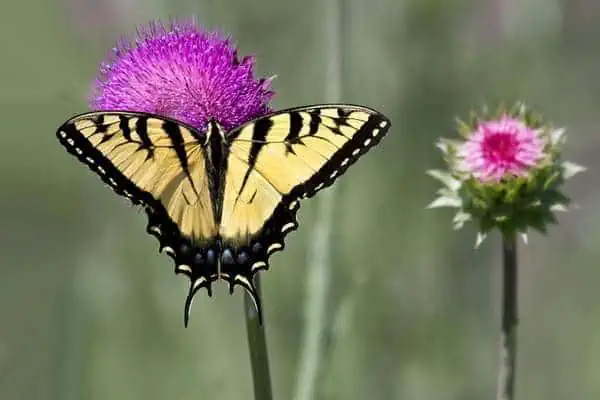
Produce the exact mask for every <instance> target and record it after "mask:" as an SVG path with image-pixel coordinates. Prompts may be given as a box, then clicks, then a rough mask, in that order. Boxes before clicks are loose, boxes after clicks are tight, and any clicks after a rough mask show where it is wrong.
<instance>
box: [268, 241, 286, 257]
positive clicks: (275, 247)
mask: <svg viewBox="0 0 600 400" xmlns="http://www.w3.org/2000/svg"><path fill="white" fill-rule="evenodd" d="M282 247H283V246H282V245H281V243H273V244H272V245H270V246H269V248H267V253H268V254H271V253H272V252H274V251H276V250H279V249H281V248H282Z"/></svg>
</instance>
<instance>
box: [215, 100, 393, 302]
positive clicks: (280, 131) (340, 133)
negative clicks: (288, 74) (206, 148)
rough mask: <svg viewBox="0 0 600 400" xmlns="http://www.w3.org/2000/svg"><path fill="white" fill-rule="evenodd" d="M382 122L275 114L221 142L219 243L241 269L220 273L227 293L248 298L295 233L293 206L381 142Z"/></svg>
mask: <svg viewBox="0 0 600 400" xmlns="http://www.w3.org/2000/svg"><path fill="white" fill-rule="evenodd" d="M389 125H390V123H389V120H387V119H386V118H385V117H384V116H383V115H381V114H380V113H378V112H376V111H373V110H371V109H368V108H365V107H359V106H350V105H323V106H308V107H301V108H296V109H291V110H285V111H281V112H276V113H274V114H271V115H268V116H266V117H263V118H259V119H257V120H255V121H253V122H250V123H248V124H245V125H243V126H242V127H240V128H238V129H235V130H234V131H232V132H230V133H228V134H227V136H226V137H227V140H228V141H229V157H228V163H227V165H228V168H227V173H226V178H225V187H224V194H223V211H222V218H221V224H220V228H219V231H220V236H221V240H222V246H223V248H231V249H232V250H231V251H232V255H234V254H233V253H237V254H244V255H246V256H247V257H244V262H243V263H240V262H232V263H230V264H223V265H222V266H221V274H222V276H223V277H224V278H225V279H226V280H228V281H229V282H230V284H231V285H232V287H233V285H236V284H239V285H241V286H243V287H244V288H246V289H248V290H249V291H250V292H251V293H252V292H253V291H254V287H253V285H252V278H253V276H254V274H255V273H256V272H257V271H259V270H261V269H266V268H268V259H269V256H270V255H271V254H272V253H274V252H276V251H279V250H282V249H283V248H284V238H285V236H286V235H287V234H288V233H289V232H291V231H293V230H295V229H296V228H297V226H298V223H297V221H296V212H297V210H298V208H299V200H300V199H301V198H307V197H311V196H313V195H314V194H315V193H317V192H318V191H319V190H321V189H323V188H325V187H327V186H330V185H331V184H332V183H333V182H334V181H335V180H336V179H337V178H338V177H339V176H341V175H342V174H343V173H344V172H345V171H346V169H347V168H348V167H349V166H350V165H351V164H352V163H354V162H355V161H356V160H357V159H358V158H359V157H360V156H361V155H363V154H364V153H365V152H366V151H367V150H368V149H369V148H371V147H373V146H374V145H376V144H377V143H378V142H379V141H380V140H381V138H382V137H383V136H384V135H385V134H386V132H387V130H388V128H389Z"/></svg>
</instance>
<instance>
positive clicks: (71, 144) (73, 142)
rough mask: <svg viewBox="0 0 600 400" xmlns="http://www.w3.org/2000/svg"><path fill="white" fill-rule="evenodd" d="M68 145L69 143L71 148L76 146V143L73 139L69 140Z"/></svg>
mask: <svg viewBox="0 0 600 400" xmlns="http://www.w3.org/2000/svg"><path fill="white" fill-rule="evenodd" d="M67 143H69V145H70V146H73V145H74V144H75V141H74V140H73V139H71V138H68V139H67Z"/></svg>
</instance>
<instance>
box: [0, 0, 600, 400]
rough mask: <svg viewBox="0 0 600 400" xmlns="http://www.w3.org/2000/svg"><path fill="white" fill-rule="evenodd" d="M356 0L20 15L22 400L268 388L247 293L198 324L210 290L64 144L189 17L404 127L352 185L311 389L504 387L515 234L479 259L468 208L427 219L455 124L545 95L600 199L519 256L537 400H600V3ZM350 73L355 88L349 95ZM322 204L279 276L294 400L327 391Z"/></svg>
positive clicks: (14, 390)
mask: <svg viewBox="0 0 600 400" xmlns="http://www.w3.org/2000/svg"><path fill="white" fill-rule="evenodd" d="M339 3H340V4H342V3H343V4H342V6H340V7H338V9H337V11H336V8H335V7H331V6H330V3H327V1H324V0H302V1H295V2H292V1H278V0H255V1H252V2H245V1H235V0H195V1H191V0H168V1H167V0H144V1H142V0H54V1H48V0H46V1H44V0H31V1H20V2H3V3H2V5H1V6H0V21H1V23H0V49H1V52H0V54H1V55H0V59H1V60H2V62H0V121H1V127H2V131H1V133H0V143H1V146H0V179H1V182H2V193H1V195H0V260H1V266H0V399H3V400H4V399H6V400H13V399H14V400H18V399H36V400H44V399H60V400H71V399H73V400H74V399H92V400H94V399H102V400H104V399H131V400H133V399H144V400H150V399H157V400H163V399H210V400H212V399H235V400H238V399H250V398H252V381H251V374H250V369H249V359H248V350H247V344H246V333H245V327H244V321H243V311H242V303H243V296H242V292H241V291H239V290H238V291H236V293H235V295H234V296H229V295H228V292H227V289H226V287H225V285H221V284H219V285H217V288H216V296H214V297H213V298H211V299H209V298H208V297H206V295H205V292H204V291H202V292H200V293H199V294H198V297H197V299H196V301H195V304H194V308H193V315H192V319H191V326H190V327H189V328H188V329H184V328H183V322H182V316H183V302H184V298H185V294H186V291H187V287H188V282H187V280H186V279H184V278H182V277H176V276H175V275H174V274H173V267H172V264H171V261H170V259H169V258H168V257H166V256H164V255H158V254H157V247H158V244H157V242H156V240H155V239H154V238H152V237H151V236H149V235H147V234H146V233H144V228H145V225H146V217H145V214H144V213H143V212H142V211H139V210H135V211H134V209H133V208H132V207H130V206H128V205H127V203H126V202H125V201H124V200H123V199H120V198H117V196H115V195H114V194H113V193H112V192H111V191H110V190H108V189H107V188H106V187H105V186H104V185H102V184H101V183H100V180H99V179H98V178H97V177H95V176H93V175H92V174H91V173H90V172H89V171H88V170H87V168H86V167H85V166H83V165H81V164H79V163H77V162H76V160H75V159H74V158H73V157H71V156H69V155H67V153H66V152H65V151H64V150H63V148H62V147H61V146H60V145H59V143H58V142H57V140H56V139H55V134H54V133H55V130H56V128H57V126H59V125H60V124H61V123H62V122H63V121H64V120H65V119H67V118H68V117H70V116H71V115H73V114H77V113H80V112H84V111H86V110H87V103H86V97H87V91H88V88H89V84H90V82H91V80H92V79H93V77H94V76H95V74H96V72H97V67H98V64H99V62H100V60H101V59H102V58H103V57H104V56H105V55H106V54H107V52H108V51H109V50H110V48H111V47H112V46H113V44H114V43H115V41H116V39H117V38H118V37H120V36H123V35H131V34H132V33H133V32H135V29H134V28H135V26H136V25H137V24H141V23H144V22H146V21H148V20H150V19H154V18H161V19H166V18H170V17H186V16H191V15H196V17H197V19H198V20H199V21H200V22H201V23H203V24H205V25H206V26H208V27H209V28H211V29H215V28H218V29H220V30H221V31H223V32H226V33H230V34H232V35H233V37H234V38H235V40H236V41H237V43H238V44H239V47H240V52H241V53H242V54H254V55H255V56H256V57H257V59H258V71H259V73H260V74H262V75H266V76H271V75H277V78H276V79H275V81H274V86H275V90H276V91H277V96H276V98H275V101H274V106H275V107H277V108H282V107H290V106H295V105H302V104H312V103H319V102H324V101H336V100H339V101H344V102H350V103H359V104H365V105H369V106H372V107H374V108H376V109H379V110H380V111H382V112H384V113H385V114H386V115H388V116H389V117H390V119H391V120H392V122H393V126H392V129H391V130H390V132H389V134H388V137H387V138H386V139H385V140H384V141H383V142H382V144H381V145H380V146H379V147H377V148H375V149H373V151H372V152H371V153H369V155H368V156H365V158H363V159H362V160H361V161H360V162H359V163H358V164H357V165H356V166H354V167H353V168H352V169H351V170H350V171H349V172H348V174H347V175H346V176H344V178H342V179H341V180H339V181H338V184H337V185H336V191H335V193H334V195H333V196H334V203H335V207H334V208H333V211H332V214H331V216H332V218H331V225H330V226H329V228H330V232H331V237H330V239H331V240H330V243H329V244H328V246H327V247H326V251H328V254H329V260H330V262H327V259H325V260H320V261H326V262H325V263H323V262H320V265H325V268H326V270H324V271H321V272H325V275H323V276H329V279H328V280H326V281H324V282H322V283H324V287H325V294H326V296H325V304H324V305H320V306H319V307H318V308H317V309H320V310H323V311H324V315H325V324H324V329H323V331H322V332H321V334H320V335H319V338H320V339H321V340H322V341H321V343H322V347H321V349H320V350H319V352H318V356H319V368H318V371H317V379H316V380H315V381H314V394H313V395H312V398H314V399H344V400H352V399H357V400H358V399H360V400H362V399H370V400H375V399H382V400H386V399H411V400H412V399H415V400H428V399H431V400H442V399H444V400H446V399H455V400H471V399H473V400H481V399H491V398H493V396H494V395H495V385H496V365H497V345H498V340H499V335H498V331H499V326H500V310H499V298H500V285H501V274H500V259H499V256H500V251H499V250H500V243H499V238H498V237H497V236H492V237H491V238H490V240H489V241H487V242H485V243H484V245H483V246H482V247H481V248H480V250H478V251H474V250H473V244H474V238H475V230H474V228H472V227H469V228H468V229H465V230H463V231H460V232H458V233H456V232H453V231H452V230H451V224H450V219H451V213H450V211H445V210H435V211H426V210H424V206H425V205H426V204H427V203H429V202H430V201H431V200H432V198H433V196H434V191H435V189H436V188H437V184H436V182H434V181H433V180H432V179H430V178H429V177H428V176H426V175H425V170H426V169H429V168H435V167H440V166H441V165H442V164H441V157H440V155H439V154H438V152H437V150H436V149H435V147H434V146H433V143H434V141H435V140H436V138H438V137H439V136H451V135H453V127H454V118H455V116H464V115H466V114H467V113H468V111H469V110H470V109H471V108H474V107H479V106H480V105H481V104H484V103H487V104H495V103H496V102H497V101H500V100H504V101H507V102H510V103H511V102H513V101H515V100H524V101H526V102H527V103H529V104H530V105H532V106H533V107H534V108H536V109H537V110H539V111H541V112H542V113H544V114H545V115H546V116H547V117H549V118H550V119H552V120H553V121H554V122H556V123H557V124H559V125H564V126H566V127H568V133H569V135H570V138H569V146H568V149H567V157H568V158H569V159H572V160H574V161H576V162H578V163H581V164H584V165H586V166H588V167H589V171H588V172H586V173H585V174H582V175H580V176H578V177H577V178H576V179H574V180H573V181H571V182H569V186H568V192H569V193H570V194H571V195H572V197H573V198H574V199H575V201H576V203H577V204H578V205H579V206H580V208H579V209H577V210H574V211H573V212H570V213H568V214H562V215H561V216H560V226H558V227H555V228H553V229H552V230H551V231H550V233H549V234H548V236H546V237H542V236H539V235H533V236H532V237H531V241H530V244H529V246H527V247H524V246H521V248H520V261H521V267H520V278H521V280H520V316H521V324H520V328H519V329H520V330H519V334H518V337H519V358H518V367H517V368H518V378H517V387H516V390H517V395H518V398H520V399H545V400H554V399H556V400H564V399H582V400H586V399H597V398H600V302H599V301H598V300H599V298H600V295H599V294H598V292H597V289H598V287H599V283H600V268H599V267H600V265H599V264H600V263H599V261H598V260H600V246H599V245H598V244H599V240H600V211H599V210H600V208H599V207H598V205H599V202H600V188H599V186H598V183H599V180H598V177H597V175H596V170H597V168H598V167H600V161H599V157H598V153H599V152H600V139H599V136H598V130H597V129H598V128H597V125H598V123H599V122H600V121H599V119H600V117H599V114H598V105H599V104H600V79H598V71H600V52H599V51H598V43H599V40H600V25H599V24H598V21H599V18H600V3H599V2H598V1H596V0H445V1H439V0H371V1H366V0H343V1H340V2H339ZM327 4H329V5H327ZM326 5H327V6H326ZM336 12H337V13H338V14H337V16H341V17H342V21H343V27H342V28H343V30H342V31H341V32H342V34H341V35H340V37H338V38H337V39H336V40H338V42H337V43H339V47H340V52H339V53H335V52H334V53H333V54H337V55H335V57H337V61H336V60H331V57H332V56H331V54H332V52H331V51H330V49H331V44H332V40H333V39H332V38H331V32H332V30H331V24H332V23H333V22H332V21H335V20H336V18H337V17H336ZM332 62H338V64H336V65H341V67H340V70H339V73H338V74H337V78H335V79H338V80H339V82H338V83H341V89H339V90H338V89H335V85H334V84H332V83H331V82H328V81H330V80H331V79H332V78H331V76H332V75H331V73H330V72H328V71H330V69H328V68H329V67H330V66H331V63H332ZM340 63H341V64H340ZM332 85H333V86H332ZM331 87H334V89H328V88H331ZM332 90H333V91H334V92H333V93H332V92H331V91H332ZM328 91H329V92H328ZM333 97H339V98H333ZM321 201H322V199H319V196H317V198H315V199H312V200H309V201H305V202H304V203H303V206H302V209H301V210H300V213H299V221H300V224H301V225H300V229H299V230H298V231H297V232H295V233H293V234H291V235H290V236H288V239H287V248H286V251H285V252H282V253H277V255H275V256H274V257H273V259H272V269H271V270H270V271H269V272H267V273H263V274H262V286H263V296H264V297H263V301H264V306H265V314H266V327H267V335H268V338H267V339H268V343H269V351H270V358H271V369H272V379H273V385H274V393H275V397H276V399H296V400H306V399H307V398H311V397H306V398H303V399H300V398H299V397H297V395H296V394H297V393H299V390H298V388H297V385H298V382H299V378H298V377H299V374H300V372H299V370H301V369H302V368H303V367H302V365H303V364H302V362H301V360H302V357H303V352H304V351H305V348H306V346H305V344H304V343H305V338H306V322H307V321H309V320H310V319H311V315H310V314H309V313H307V311H306V310H308V309H310V308H309V307H308V306H307V305H310V304H312V303H311V302H314V295H315V294H314V292H315V285H314V284H308V285H307V282H310V281H307V279H308V275H307V274H308V271H311V263H313V261H312V260H314V258H315V255H314V245H313V241H314V237H315V234H316V233H315V230H316V229H319V226H320V225H319V223H320V222H321V221H323V218H325V221H326V220H327V219H326V217H324V216H323V215H320V213H321V210H323V209H324V208H323V207H321V206H320V202H321ZM317 257H319V255H318V254H317Z"/></svg>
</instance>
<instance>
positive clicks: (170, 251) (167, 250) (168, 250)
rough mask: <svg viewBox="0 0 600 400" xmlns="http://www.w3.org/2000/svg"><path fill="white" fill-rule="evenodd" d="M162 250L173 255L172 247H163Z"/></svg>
mask: <svg viewBox="0 0 600 400" xmlns="http://www.w3.org/2000/svg"><path fill="white" fill-rule="evenodd" d="M162 251H164V252H165V253H167V254H170V255H175V252H174V251H173V248H172V247H169V246H165V247H163V249H162Z"/></svg>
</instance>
